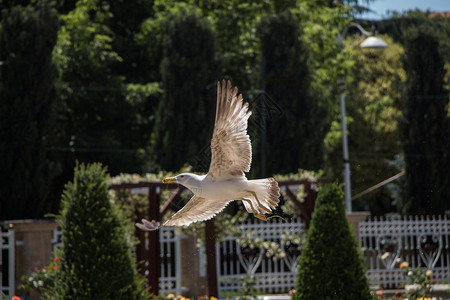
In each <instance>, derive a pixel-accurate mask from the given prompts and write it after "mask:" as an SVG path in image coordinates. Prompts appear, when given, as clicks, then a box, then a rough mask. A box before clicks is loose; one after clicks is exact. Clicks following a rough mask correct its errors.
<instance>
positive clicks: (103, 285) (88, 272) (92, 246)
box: [55, 164, 146, 300]
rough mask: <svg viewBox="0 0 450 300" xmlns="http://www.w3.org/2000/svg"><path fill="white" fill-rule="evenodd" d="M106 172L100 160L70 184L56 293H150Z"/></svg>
mask: <svg viewBox="0 0 450 300" xmlns="http://www.w3.org/2000/svg"><path fill="white" fill-rule="evenodd" d="M106 176H107V175H106V170H105V168H103V167H102V166H101V164H92V165H87V166H85V165H84V164H81V165H79V166H77V167H76V168H75V175H74V179H73V182H69V183H68V184H67V185H66V188H65V191H64V193H63V196H62V202H63V211H62V214H61V216H60V217H59V219H58V221H59V224H60V226H61V228H62V233H63V246H62V249H61V270H60V276H59V278H58V281H59V282H58V284H57V286H58V287H59V288H58V290H57V291H55V293H56V294H57V296H55V298H62V299H133V300H134V299H144V298H146V297H145V296H146V292H145V289H144V287H143V280H142V279H141V278H139V275H138V274H137V272H136V268H135V265H134V259H133V258H132V255H131V251H132V245H131V243H129V242H128V241H127V239H126V236H125V227H124V224H123V223H122V221H121V220H120V218H119V216H118V212H117V210H116V209H115V207H114V206H113V205H112V204H111V201H110V199H109V195H108V187H107V184H106Z"/></svg>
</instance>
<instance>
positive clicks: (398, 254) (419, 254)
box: [217, 216, 450, 296]
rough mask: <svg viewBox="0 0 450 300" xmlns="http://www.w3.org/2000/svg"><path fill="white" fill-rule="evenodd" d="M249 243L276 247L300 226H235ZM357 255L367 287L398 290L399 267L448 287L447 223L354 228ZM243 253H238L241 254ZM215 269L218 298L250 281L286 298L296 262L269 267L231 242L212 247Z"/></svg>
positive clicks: (261, 256)
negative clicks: (361, 256)
mask: <svg viewBox="0 0 450 300" xmlns="http://www.w3.org/2000/svg"><path fill="white" fill-rule="evenodd" d="M241 228H242V231H243V232H252V233H253V237H254V238H255V239H256V238H263V239H265V240H268V241H275V242H277V243H281V244H283V243H282V241H281V235H282V234H283V233H285V232H286V231H288V232H289V233H290V234H293V235H295V234H297V235H299V234H300V233H302V232H303V231H304V227H303V224H302V223H301V222H300V221H298V220H294V221H292V222H289V223H287V222H284V221H282V220H279V219H275V220H274V219H272V220H271V221H269V222H260V221H255V222H254V223H245V224H242V225H241ZM359 237H360V241H361V247H362V248H361V249H362V252H363V254H364V257H365V258H366V260H367V277H368V279H369V281H370V284H371V285H372V286H382V287H384V288H398V287H399V286H400V285H402V284H404V283H405V279H404V277H403V275H402V271H401V269H400V262H402V261H407V262H408V263H409V265H410V266H412V267H414V268H416V267H418V266H420V267H422V268H426V269H430V270H432V271H433V276H432V279H433V280H435V281H436V282H438V283H446V284H450V244H449V239H450V220H449V219H448V218H447V217H440V216H439V217H414V218H413V217H405V218H403V219H401V220H386V219H377V218H373V219H370V220H367V221H364V222H362V223H360V224H359ZM243 250H244V251H246V252H247V253H243V252H244V251H243ZM217 253H218V255H217V265H218V268H219V270H218V273H219V291H220V295H221V296H223V295H227V294H229V293H233V292H238V291H239V290H242V287H243V285H245V284H247V283H246V279H245V278H249V276H254V279H255V282H254V287H255V288H256V289H258V291H261V292H266V293H287V292H288V291H289V290H290V289H292V288H294V286H295V282H296V277H297V260H298V256H295V255H288V256H286V257H285V258H284V259H280V260H278V261H272V260H271V259H268V258H267V257H265V251H264V250H262V251H260V250H257V251H256V250H251V249H250V250H249V249H246V248H242V247H241V246H240V245H239V244H238V243H237V242H236V238H234V237H227V238H226V239H224V240H223V241H221V242H219V243H218V244H217Z"/></svg>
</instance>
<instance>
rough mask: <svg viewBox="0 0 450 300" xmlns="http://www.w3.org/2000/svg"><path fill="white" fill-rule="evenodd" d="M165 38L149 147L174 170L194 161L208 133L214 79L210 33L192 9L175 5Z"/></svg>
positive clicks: (162, 165) (164, 166) (158, 160)
mask: <svg viewBox="0 0 450 300" xmlns="http://www.w3.org/2000/svg"><path fill="white" fill-rule="evenodd" d="M165 42H166V44H165V49H164V59H163V61H162V63H161V74H162V80H163V89H164V96H163V98H162V99H161V101H160V103H159V107H158V111H157V113H156V120H155V127H154V136H153V140H152V146H151V152H152V154H153V161H154V162H155V163H156V164H157V165H158V166H159V167H160V168H162V169H165V170H178V169H180V167H182V166H183V165H184V164H185V163H186V162H189V163H191V164H192V165H194V164H195V162H196V160H197V159H198V157H199V156H202V155H203V154H202V153H201V151H202V149H204V148H205V147H207V146H208V143H209V140H210V138H211V133H212V124H213V120H214V114H213V108H214V107H215V99H216V97H215V91H216V82H217V78H216V76H215V71H214V70H215V68H216V67H215V58H214V55H215V36H214V33H213V31H212V29H211V25H210V24H209V23H208V22H207V21H206V20H205V19H203V18H202V17H201V16H200V15H199V13H198V12H196V11H195V10H189V9H181V10H180V11H179V12H178V13H175V14H174V16H173V18H172V19H171V20H170V22H169V24H168V33H167V37H166V41H165ZM205 124H207V126H205ZM204 156H205V159H206V160H208V159H209V155H204ZM202 159H203V158H202ZM202 171H203V170H202Z"/></svg>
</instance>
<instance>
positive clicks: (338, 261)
mask: <svg viewBox="0 0 450 300" xmlns="http://www.w3.org/2000/svg"><path fill="white" fill-rule="evenodd" d="M310 226H311V227H310V228H309V230H308V238H307V241H306V246H305V249H304V250H303V251H302V253H301V256H300V258H299V267H298V278H297V286H296V293H295V296H294V297H295V298H294V299H296V300H300V299H305V300H306V299H359V300H363V299H372V298H371V295H370V291H369V285H368V283H367V279H366V274H365V272H364V266H363V261H362V255H361V253H360V252H359V249H358V245H357V243H356V241H355V238H354V237H353V235H352V233H351V230H350V226H349V224H348V222H347V219H346V217H345V210H344V201H343V192H342V190H341V189H340V188H339V186H338V185H337V184H336V183H333V184H328V185H325V186H323V187H322V188H321V190H320V192H319V194H318V196H317V200H316V206H315V209H314V212H313V215H312V220H311V225H310Z"/></svg>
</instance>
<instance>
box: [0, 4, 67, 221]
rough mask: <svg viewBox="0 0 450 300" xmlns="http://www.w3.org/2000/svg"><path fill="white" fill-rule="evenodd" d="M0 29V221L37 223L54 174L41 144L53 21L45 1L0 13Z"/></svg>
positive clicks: (50, 87) (48, 104) (50, 117)
mask: <svg viewBox="0 0 450 300" xmlns="http://www.w3.org/2000/svg"><path fill="white" fill-rule="evenodd" d="M1 19H2V22H1V27H0V28H1V29H0V61H1V62H2V64H1V66H0V72H1V73H0V157H1V159H0V169H1V170H2V172H3V174H4V176H2V177H1V179H0V199H1V202H0V220H5V219H19V218H37V217H41V216H42V215H43V214H44V213H45V212H46V211H48V209H49V208H48V203H47V202H46V197H47V195H48V189H49V185H50V180H51V179H52V177H53V175H54V172H55V169H54V166H53V165H52V164H51V163H49V162H48V160H47V154H46V150H45V147H46V140H47V138H48V135H49V134H50V132H51V128H52V126H53V124H54V123H53V121H54V111H53V106H54V103H55V98H56V96H55V88H54V81H55V78H56V75H57V74H56V69H55V66H54V64H53V62H52V60H51V53H52V49H53V46H54V45H55V42H56V33H57V30H58V27H59V20H58V15H57V13H56V10H55V9H54V8H53V7H52V6H51V5H50V4H49V3H48V2H47V1H42V2H40V3H38V4H36V5H28V6H20V5H17V6H13V7H11V8H9V9H4V10H3V11H2V17H1Z"/></svg>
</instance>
